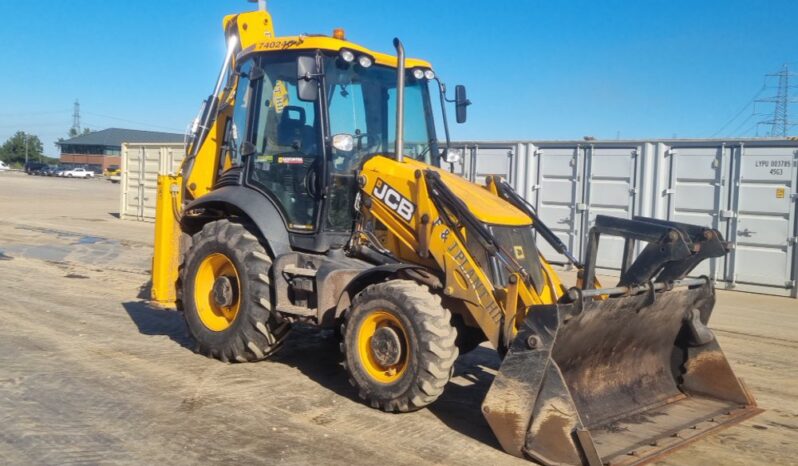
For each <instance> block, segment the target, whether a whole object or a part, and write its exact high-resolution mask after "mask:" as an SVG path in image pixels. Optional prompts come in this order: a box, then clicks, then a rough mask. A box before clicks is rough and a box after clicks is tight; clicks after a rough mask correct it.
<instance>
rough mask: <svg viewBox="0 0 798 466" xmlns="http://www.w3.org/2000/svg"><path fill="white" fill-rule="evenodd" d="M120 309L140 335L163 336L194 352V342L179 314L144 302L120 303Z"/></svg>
mask: <svg viewBox="0 0 798 466" xmlns="http://www.w3.org/2000/svg"><path fill="white" fill-rule="evenodd" d="M122 307H123V308H124V309H125V311H126V312H127V315H128V316H129V317H130V320H131V321H133V323H134V324H136V327H138V330H139V333H141V334H142V335H153V336H156V335H158V336H160V335H164V336H167V337H169V338H170V339H171V340H172V341H174V342H175V343H177V344H178V345H180V346H182V347H183V348H187V349H189V350H192V351H193V350H194V342H193V341H192V340H191V337H189V336H188V330H187V329H186V322H185V320H183V315H182V314H181V313H180V312H177V311H174V310H169V309H157V308H154V307H152V306H150V305H149V304H148V303H147V302H146V301H129V302H126V303H122Z"/></svg>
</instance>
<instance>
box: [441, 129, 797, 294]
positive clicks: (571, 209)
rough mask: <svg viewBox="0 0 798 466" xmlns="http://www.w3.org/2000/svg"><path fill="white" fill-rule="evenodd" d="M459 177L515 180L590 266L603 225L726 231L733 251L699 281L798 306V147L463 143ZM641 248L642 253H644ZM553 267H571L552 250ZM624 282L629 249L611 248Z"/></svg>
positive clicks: (546, 250) (776, 143) (604, 261)
mask: <svg viewBox="0 0 798 466" xmlns="http://www.w3.org/2000/svg"><path fill="white" fill-rule="evenodd" d="M454 145H455V147H458V148H461V149H462V152H463V154H464V157H463V160H462V161H461V163H460V164H459V165H458V166H456V167H455V171H456V172H458V173H461V174H462V175H463V176H465V177H466V178H468V179H470V180H472V181H476V182H483V181H484V179H485V176H486V175H500V176H502V177H504V178H505V179H507V180H508V181H509V182H510V184H512V185H513V187H514V188H515V189H516V190H517V191H518V192H519V193H521V194H522V195H523V196H524V198H525V199H526V200H527V201H529V202H530V203H531V204H532V205H534V206H535V208H536V209H537V211H538V214H539V215H540V217H541V219H542V220H543V221H544V222H545V223H546V224H547V225H548V226H549V228H551V229H552V230H553V231H554V232H555V233H556V234H557V235H558V236H559V237H560V239H561V240H562V241H563V242H564V243H565V244H566V245H567V246H568V247H569V248H570V249H571V251H572V252H573V253H574V254H575V255H576V256H577V257H582V256H583V255H584V250H585V248H586V246H587V236H588V233H589V231H590V228H591V227H592V226H593V223H594V220H595V217H596V215H612V216H616V217H622V218H632V217H634V216H647V217H655V218H660V219H665V220H672V221H676V222H685V223H692V224H697V225H702V226H707V227H712V228H715V229H717V230H719V231H720V232H721V233H722V234H723V235H724V238H725V239H726V241H728V242H729V244H730V247H731V251H730V253H729V254H728V255H727V256H726V257H725V258H720V259H714V260H711V261H705V262H704V263H702V264H701V265H700V266H699V267H698V268H697V269H696V270H695V271H694V273H695V275H707V276H709V277H710V278H712V279H713V280H715V281H716V282H717V283H718V284H719V286H721V287H726V288H733V289H739V290H744V291H754V292H761V293H768V294H775V295H785V296H792V297H798V287H797V286H796V278H798V277H797V276H798V251H796V250H797V249H798V248H796V243H798V140H791V139H787V140H775V139H742V140H718V139H692V140H675V139H674V140H647V141H509V142H460V143H455V144H454ZM641 248H642V245H638V251H637V252H639V251H640V249H641ZM540 249H541V252H542V253H543V254H544V255H546V257H547V258H548V259H549V260H553V261H564V258H563V257H561V256H559V255H557V254H555V253H554V251H553V250H552V249H551V248H550V247H549V246H548V245H547V244H541V245H540ZM599 250H600V255H599V257H598V265H599V267H600V268H602V269H603V270H602V271H603V272H604V273H610V274H612V273H613V272H617V271H618V269H619V267H620V260H621V256H622V255H621V252H622V250H623V243H622V241H620V240H618V239H611V238H610V237H607V238H606V239H605V238H602V244H601V248H599Z"/></svg>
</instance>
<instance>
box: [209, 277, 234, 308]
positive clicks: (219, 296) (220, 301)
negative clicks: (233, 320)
mask: <svg viewBox="0 0 798 466" xmlns="http://www.w3.org/2000/svg"><path fill="white" fill-rule="evenodd" d="M234 282H235V278H232V277H226V276H224V275H222V276H220V277H217V278H216V280H214V282H213V289H212V294H213V301H214V302H215V303H216V305H218V306H221V307H230V306H232V305H233V303H234V302H235V300H236V298H237V296H235V290H237V289H238V286H237V285H236V283H234Z"/></svg>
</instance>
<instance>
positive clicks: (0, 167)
mask: <svg viewBox="0 0 798 466" xmlns="http://www.w3.org/2000/svg"><path fill="white" fill-rule="evenodd" d="M6 170H10V168H9V167H8V165H6V163H5V162H3V161H2V160H0V172H4V171H6Z"/></svg>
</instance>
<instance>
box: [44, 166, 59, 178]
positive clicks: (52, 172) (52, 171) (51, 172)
mask: <svg viewBox="0 0 798 466" xmlns="http://www.w3.org/2000/svg"><path fill="white" fill-rule="evenodd" d="M60 169H61V168H59V167H58V165H50V166H49V167H47V168H45V169H43V170H42V172H41V175H42V176H56V173H58V170H60Z"/></svg>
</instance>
